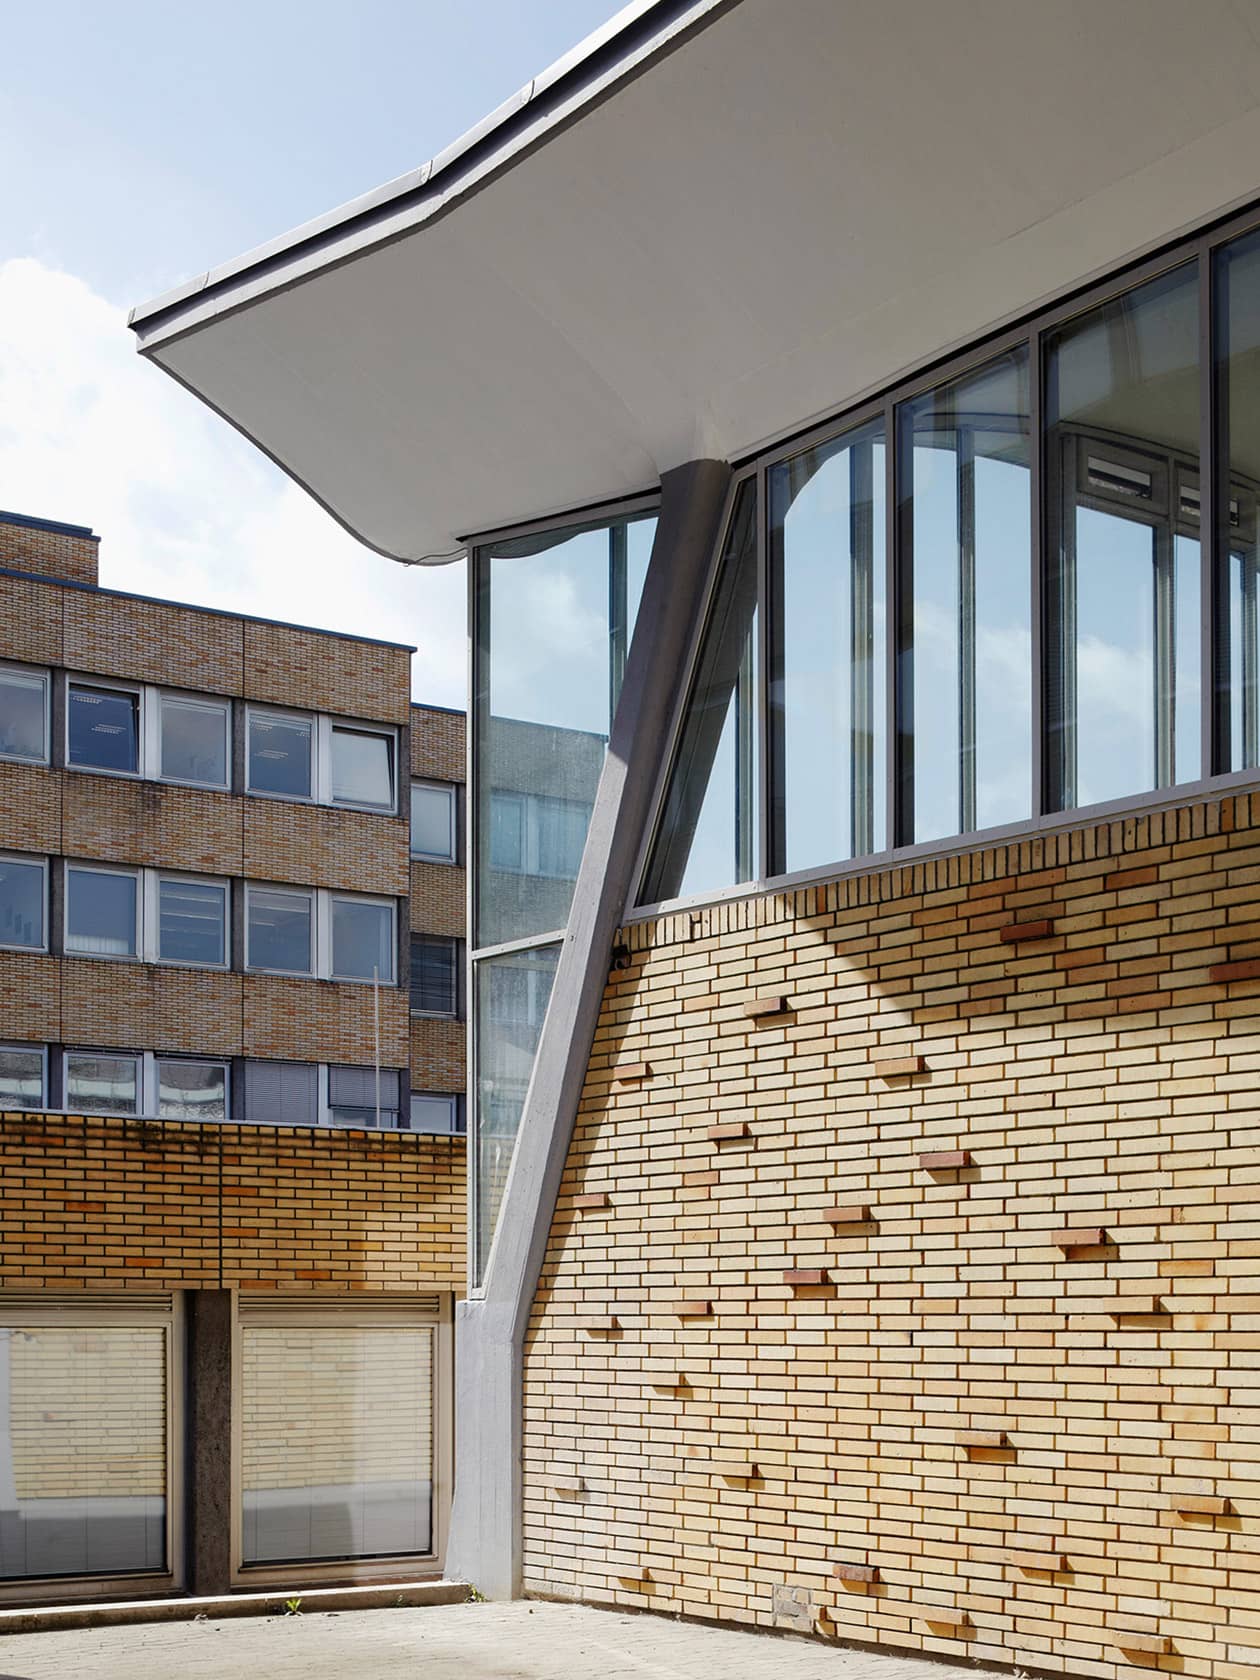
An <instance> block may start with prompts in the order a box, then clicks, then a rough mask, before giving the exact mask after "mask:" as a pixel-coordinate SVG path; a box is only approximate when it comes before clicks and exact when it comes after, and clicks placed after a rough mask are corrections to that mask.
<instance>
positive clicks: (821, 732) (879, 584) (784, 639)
mask: <svg viewBox="0 0 1260 1680" xmlns="http://www.w3.org/2000/svg"><path fill="white" fill-rule="evenodd" d="M829 447H831V448H834V447H835V446H834V445H832V446H829ZM868 456H869V460H870V463H871V465H870V476H871V490H872V494H871V496H870V498H869V499H868V501H867V506H868V507H870V508H871V509H872V519H871V523H872V527H873V543H872V545H871V546H872V549H873V552H872V553H871V555H869V556H864V557H863V558H864V559H868V560H869V562H870V564H871V573H872V586H873V594H874V610H873V619H874V637H873V645H868V647H867V648H866V650H865V659H864V661H863V663H862V667H861V670H860V672H859V680H869V681H870V684H871V718H872V720H873V723H874V739H875V747H874V752H873V755H872V757H873V764H872V775H871V785H872V791H873V794H874V806H875V815H874V823H873V827H874V841H873V846H872V849H874V850H877V849H879V848H881V847H882V846H883V845H884V844H885V843H886V842H885V835H884V806H885V804H886V789H887V766H886V762H885V752H884V741H885V735H886V730H885V717H884V634H885V625H884V587H883V582H884V568H885V558H884V551H885V544H884V493H883V492H884V447H883V442H882V440H881V441H878V442H874V443H873V444H871V445H869V448H868ZM815 459H818V461H819V464H818V465H817V467H816V470H814V471H813V473H812V476H811V477H810V478H809V480H808V482H807V483H805V485H804V486H803V488H802V489H800V490H799V491H798V492H797V494H796V496H795V497H794V498H793V499H792V502H791V505H790V507H789V508H788V510H787V514H786V516H785V517H784V520H783V537H782V554H783V558H782V596H781V602H780V624H779V627H778V634H779V636H780V637H781V646H782V674H781V676H780V677H779V680H778V681H777V682H776V683H775V685H774V692H773V693H772V696H771V704H772V705H773V706H774V707H776V708H778V709H781V712H782V747H781V753H782V764H781V774H782V782H783V800H784V844H785V858H784V860H783V867H784V868H785V870H786V871H788V872H789V873H790V872H791V871H793V870H798V869H811V868H815V867H818V866H820V865H823V864H827V863H832V862H835V861H837V860H841V859H845V858H848V857H851V856H852V855H853V852H854V844H853V812H852V800H853V758H854V742H853V725H854V718H853V710H854V708H853V684H852V675H853V673H852V655H851V650H852V646H853V640H852V638H853V606H854V566H855V555H854V552H853V529H852V524H851V519H852V515H853V512H854V509H853V506H852V484H853V467H854V450H853V449H852V448H839V449H835V452H834V453H833V454H830V455H827V454H826V453H825V451H823V450H820V451H818V452H816V454H815ZM811 465H812V461H811V460H810V459H809V458H808V457H804V458H801V457H798V459H797V461H795V462H790V463H786V464H785V465H784V466H782V467H779V468H776V469H775V472H776V474H779V475H780V480H779V484H780V486H781V488H782V493H783V494H784V496H785V497H786V493H787V490H786V483H785V477H786V475H789V474H792V473H801V474H802V475H803V474H804V473H805V472H807V471H809V469H810V466H811ZM788 482H790V480H789V481H788ZM779 493H780V492H779V490H776V499H777V495H778V494H779ZM866 745H867V743H866V741H865V739H864V740H863V742H862V743H861V750H863V751H865V750H866Z"/></svg>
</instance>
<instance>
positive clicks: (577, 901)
mask: <svg viewBox="0 0 1260 1680" xmlns="http://www.w3.org/2000/svg"><path fill="white" fill-rule="evenodd" d="M730 477H731V473H730V468H729V467H728V466H727V465H726V463H725V462H722V461H708V460H698V461H690V462H688V463H687V464H686V465H685V466H681V467H676V468H674V469H673V470H672V471H671V472H667V473H665V474H663V475H662V478H661V509H660V515H659V517H658V519H657V526H656V538H655V541H654V542H653V545H652V556H651V560H650V562H649V565H648V571H647V577H646V579H645V581H644V585H643V594H642V597H641V599H640V603H639V612H638V617H637V619H636V622H635V629H634V639H633V643H632V645H631V648H630V654H629V658H628V659H627V661H626V672H625V682H624V684H623V686H622V691H621V700H620V702H619V704H618V707H617V715H616V717H615V718H614V719H613V725H612V733H611V736H610V738H609V743H608V756H607V758H606V759H605V762H604V770H603V774H602V776H601V777H600V783H599V789H598V791H597V793H596V796H595V805H594V809H593V810H592V812H591V822H590V828H589V830H588V832H587V837H586V846H585V849H584V850H583V853H582V864H581V868H580V869H579V871H578V878H577V884H576V887H575V889H574V895H573V907H572V910H571V911H570V914H569V923H568V927H567V929H566V932H565V939H564V945H563V947H562V948H561V953H560V960H559V963H558V965H557V968H556V977H555V980H554V982H553V984H552V990H551V1001H550V1003H549V1005H548V1008H547V1018H546V1022H545V1023H544V1026H543V1032H542V1037H541V1038H540V1040H539V1045H538V1055H537V1057H536V1059H535V1062H534V1072H533V1078H532V1080H531V1082H530V1088H529V1095H528V1097H527V1099H526V1104H525V1111H524V1113H523V1115H522V1116H521V1125H520V1131H519V1133H518V1135H517V1140H516V1149H515V1152H514V1154H513V1157H512V1165H511V1169H510V1171H509V1174H508V1180H507V1184H506V1186H505V1189H504V1193H503V1200H502V1203H501V1205H500V1211H499V1221H498V1226H497V1229H496V1233H495V1238H494V1245H493V1248H492V1251H491V1254H490V1263H489V1266H488V1268H487V1272H486V1277H485V1280H484V1281H485V1286H484V1289H483V1290H482V1292H481V1295H480V1297H479V1298H477V1299H471V1300H468V1301H465V1302H463V1303H461V1305H460V1306H459V1307H458V1308H457V1312H456V1320H455V1391H456V1401H455V1417H456V1448H455V1503H454V1509H453V1512H452V1516H451V1536H450V1542H449V1545H448V1548H447V1560H446V1566H447V1573H448V1574H449V1575H452V1576H453V1577H455V1578H457V1579H460V1580H466V1581H470V1582H472V1584H473V1585H474V1586H475V1587H477V1588H478V1589H479V1590H480V1591H481V1592H483V1593H485V1595H486V1596H487V1597H488V1598H514V1597H518V1596H519V1594H520V1591H521V1571H522V1496H521V1402H522V1392H521V1390H522V1371H523V1350H524V1342H525V1331H526V1328H527V1326H528V1323H529V1313H530V1307H531V1305H532V1303H533V1299H534V1290H535V1288H536V1286H537V1282H538V1276H539V1272H540V1271H541V1269H542V1262H543V1255H544V1253H545V1251H546V1246H547V1235H548V1232H549V1231H550V1229H551V1219H552V1214H553V1213H554V1211H555V1205H556V1197H557V1195H558V1194H559V1189H560V1179H561V1176H562V1174H563V1172H564V1163H565V1157H566V1155H567V1153H568V1148H569V1139H570V1138H571V1136H572V1134H573V1123H574V1120H575V1118H576V1116H577V1106H578V1101H579V1099H580V1097H581V1095H582V1085H583V1081H584V1079H585V1077H586V1064H587V1061H588V1059H589V1057H590V1051H591V1043H592V1040H593V1039H594V1036H595V1027H596V1023H597V1021H598V1019H599V1007H600V1001H601V999H602V998H603V994H604V986H605V983H606V981H607V979H608V965H609V960H610V956H611V951H612V939H613V934H614V933H615V932H616V929H617V926H618V924H619V922H620V920H621V917H622V914H623V912H624V910H625V905H626V900H627V898H628V896H629V894H630V891H631V887H632V877H633V872H634V867H635V862H636V860H637V857H638V852H639V846H640V843H641V840H642V836H643V831H644V828H645V825H646V824H647V821H648V819H649V816H650V814H651V802H652V795H653V792H654V790H655V787H656V783H657V777H658V773H659V771H660V768H661V755H662V753H663V752H664V751H665V747H666V743H667V740H668V735H669V726H670V720H671V718H672V717H673V714H674V710H675V707H676V704H677V702H678V699H679V697H680V692H681V685H682V681H683V677H684V673H685V668H686V661H687V654H688V650H689V649H690V647H691V645H692V639H693V636H694V634H695V631H696V627H697V624H698V621H699V617H700V614H701V613H702V612H703V610H704V601H705V584H706V581H707V578H708V571H709V563H710V560H711V559H712V555H713V551H714V547H715V545H716V543H717V540H718V537H719V535H720V531H719V522H720V519H721V514H722V509H723V506H724V504H725V501H726V494H727V489H728V486H729V484H730ZM469 791H470V795H471V794H472V792H473V790H471V789H470V790H469ZM473 1077H475V1072H474V1074H473ZM474 1147H475V1143H474Z"/></svg>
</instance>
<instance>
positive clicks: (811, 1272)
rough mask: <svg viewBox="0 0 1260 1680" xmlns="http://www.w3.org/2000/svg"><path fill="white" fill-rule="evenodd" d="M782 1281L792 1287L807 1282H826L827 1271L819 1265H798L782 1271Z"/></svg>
mask: <svg viewBox="0 0 1260 1680" xmlns="http://www.w3.org/2000/svg"><path fill="white" fill-rule="evenodd" d="M783 1281H784V1283H790V1284H791V1285H792V1287H793V1288H794V1289H799V1288H804V1287H806V1286H807V1285H809V1284H815V1283H826V1281H827V1273H826V1272H825V1271H824V1270H823V1268H822V1267H821V1266H798V1267H795V1268H794V1269H793V1270H791V1271H787V1272H784V1274H783Z"/></svg>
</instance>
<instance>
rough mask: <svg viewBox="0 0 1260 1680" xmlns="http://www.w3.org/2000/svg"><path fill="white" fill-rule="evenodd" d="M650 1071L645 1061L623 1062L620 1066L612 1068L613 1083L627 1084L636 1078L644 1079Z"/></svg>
mask: <svg viewBox="0 0 1260 1680" xmlns="http://www.w3.org/2000/svg"><path fill="white" fill-rule="evenodd" d="M651 1071H652V1069H651V1068H650V1067H649V1066H648V1064H647V1063H646V1062H623V1063H622V1064H621V1066H620V1067H615V1068H614V1069H613V1083H614V1084H615V1085H629V1084H631V1083H633V1081H635V1080H637V1079H646V1078H647V1077H648V1075H649V1074H650V1073H651Z"/></svg>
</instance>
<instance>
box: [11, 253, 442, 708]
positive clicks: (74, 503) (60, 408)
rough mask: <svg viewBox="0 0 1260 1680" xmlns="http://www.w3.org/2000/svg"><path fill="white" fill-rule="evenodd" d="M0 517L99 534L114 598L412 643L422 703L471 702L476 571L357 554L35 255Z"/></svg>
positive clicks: (78, 286) (104, 307)
mask: <svg viewBox="0 0 1260 1680" xmlns="http://www.w3.org/2000/svg"><path fill="white" fill-rule="evenodd" d="M0 507H3V508H6V509H8V510H10V511H11V512H15V513H26V514H36V515H39V516H41V517H43V518H48V519H63V520H68V521H70V522H71V523H74V524H80V525H90V526H91V527H92V528H93V530H95V531H96V532H97V533H98V534H99V535H100V538H101V582H102V583H103V584H104V585H105V586H106V587H107V588H113V589H130V590H136V591H138V592H139V593H141V594H146V595H161V596H165V597H168V598H170V599H172V600H178V601H192V602H195V603H197V604H198V605H201V606H210V607H222V608H225V609H227V610H229V611H234V612H246V613H257V614H260V615H262V616H264V617H267V618H282V619H289V620H292V621H294V622H297V623H301V624H312V625H318V626H320V627H322V628H326V629H333V630H344V631H348V632H351V633H358V634H361V635H365V636H381V637H384V638H386V639H388V640H392V641H403V642H414V643H415V644H416V645H417V647H418V649H419V651H418V653H417V655H416V658H415V660H414V661H413V665H412V688H413V692H414V694H415V696H416V698H417V699H421V700H430V701H434V702H436V703H438V704H440V705H446V706H462V705H463V704H464V695H465V682H466V674H465V632H464V614H465V596H464V573H463V566H462V565H454V566H443V567H430V568H410V567H402V566H399V565H397V564H396V563H395V562H393V561H391V560H384V559H382V558H381V557H380V556H379V555H376V554H373V553H372V552H371V551H370V550H368V549H366V548H364V547H363V546H362V545H361V544H359V543H356V542H355V541H354V539H353V538H352V537H350V536H348V535H347V534H346V533H345V532H344V531H342V530H341V528H340V527H339V526H338V525H337V524H336V523H335V521H334V520H332V519H331V518H329V516H328V515H327V514H326V513H324V512H323V511H322V509H320V508H319V507H317V506H316V505H315V503H314V502H312V501H311V499H310V498H309V497H308V496H307V495H306V494H305V493H304V492H303V491H301V490H299V489H298V488H297V486H296V485H294V484H292V483H291V482H290V481H289V480H288V479H286V478H285V477H284V476H283V475H282V474H281V473H279V472H278V471H277V470H276V469H275V468H274V467H273V466H272V465H271V463H270V462H268V461H267V460H265V459H264V457H263V456H262V455H260V454H259V453H258V451H257V450H255V449H254V448H253V447H252V445H250V444H249V443H247V442H246V441H245V440H244V439H243V438H241V437H239V436H238V435H237V434H236V433H235V432H234V431H233V430H232V429H231V427H230V426H228V425H227V424H226V423H225V422H223V421H221V420H219V419H217V418H216V417H215V416H214V415H212V414H210V413H209V412H208V411H207V410H206V409H204V408H202V407H201V405H200V404H199V403H198V402H197V400H196V399H195V398H194V397H192V396H190V395H189V394H188V392H186V391H183V390H181V389H179V387H177V386H176V385H174V384H173V383H172V382H171V381H170V380H169V379H168V378H167V377H166V376H165V375H164V374H162V373H160V372H159V371H158V370H157V369H156V368H154V367H151V366H149V365H148V364H147V363H145V362H143V361H142V360H141V358H140V357H139V356H137V355H136V353H135V349H134V345H133V340H132V337H131V334H130V332H128V330H127V327H126V324H125V320H124V315H123V312H122V311H121V310H120V309H118V308H117V307H116V306H115V305H114V304H113V303H110V302H108V301H107V300H106V299H105V298H103V297H101V296H99V295H98V294H97V293H95V292H94V291H93V290H92V289H91V288H90V287H89V286H88V285H87V284H85V282H84V281H82V280H80V279H78V278H76V277H75V276H74V275H72V274H66V273H63V272H60V271H59V270H57V269H55V268H52V267H49V266H47V265H46V264H44V263H42V262H39V261H36V260H35V259H33V258H29V257H22V258H15V259H12V260H10V261H8V262H3V263H0Z"/></svg>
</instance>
